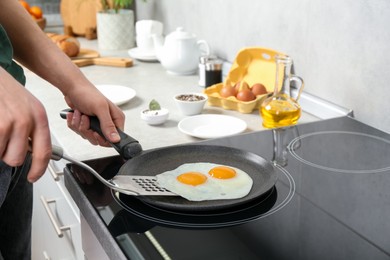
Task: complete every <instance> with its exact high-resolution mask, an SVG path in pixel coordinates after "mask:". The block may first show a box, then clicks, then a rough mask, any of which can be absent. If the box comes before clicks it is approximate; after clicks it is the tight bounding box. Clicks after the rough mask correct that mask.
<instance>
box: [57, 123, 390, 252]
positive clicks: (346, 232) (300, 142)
mask: <svg viewBox="0 0 390 260" xmlns="http://www.w3.org/2000/svg"><path fill="white" fill-rule="evenodd" d="M141 144H142V141H141ZM197 144H211V145H219V146H228V147H234V148H239V149H242V150H245V151H249V152H252V153H255V154H258V155H260V156H262V157H263V158H265V159H266V160H269V161H272V162H273V163H275V170H276V172H277V175H278V180H277V182H276V185H275V186H274V187H273V188H272V189H271V190H269V191H268V192H267V193H266V194H264V195H263V196H261V198H259V199H257V200H255V201H252V202H251V203H248V204H245V205H241V206H240V207H235V208H232V209H230V210H223V211H216V212H200V213H199V212H197V213H188V212H174V211H170V210H167V209H161V208H158V207H157V208H156V207H155V206H153V205H149V204H147V203H145V202H143V201H142V200H139V199H137V198H134V197H129V196H126V195H121V194H118V193H116V192H113V191H111V190H110V189H108V188H106V187H105V186H103V185H102V184H101V183H100V182H99V181H97V180H96V179H94V178H93V177H92V176H91V175H90V174H88V173H86V172H85V171H84V170H82V169H80V168H78V167H76V166H75V165H71V164H70V165H68V166H67V169H66V171H69V169H70V172H71V173H72V174H71V175H68V176H67V175H65V176H67V177H66V179H65V181H66V185H67V187H68V189H69V190H70V192H71V194H72V193H77V192H79V193H80V194H81V195H83V196H84V195H85V196H86V197H87V202H88V203H90V205H91V206H92V207H91V208H92V209H93V212H84V213H83V212H82V213H83V214H85V215H87V216H89V217H90V216H94V215H96V216H97V217H98V218H100V219H101V220H102V221H103V223H104V228H105V229H107V230H108V232H107V234H109V235H110V236H112V237H113V238H114V239H115V241H116V243H117V244H118V245H119V247H120V248H121V250H122V252H123V253H124V254H125V255H126V256H127V257H128V258H132V259H136V258H145V259H164V257H165V259H169V258H171V259H389V258H390V221H389V218H390V135H389V134H387V133H384V132H381V131H379V130H377V129H374V128H372V127H370V126H367V125H365V124H362V123H360V122H358V121H356V120H354V119H351V118H348V117H341V118H335V119H330V120H324V121H320V122H314V123H308V124H302V125H299V126H296V127H291V128H287V129H278V130H267V131H262V132H256V133H248V134H242V135H238V136H233V137H228V138H221V139H215V140H208V141H202V142H198V143H197ZM87 163H88V164H89V165H90V166H92V167H93V168H94V169H96V170H97V171H98V172H99V173H100V174H102V175H103V176H104V177H105V178H108V179H109V178H111V177H113V176H114V175H115V174H116V173H117V172H118V170H119V168H120V167H121V165H122V164H123V163H124V161H123V160H122V159H121V158H120V157H119V156H116V157H109V158H103V159H98V160H93V161H89V162H87ZM73 186H77V187H79V188H80V189H74V187H73ZM80 194H78V195H77V196H80ZM72 196H75V195H74V194H72ZM76 202H77V201H76ZM81 211H83V210H82V209H81ZM167 257H169V258H167Z"/></svg>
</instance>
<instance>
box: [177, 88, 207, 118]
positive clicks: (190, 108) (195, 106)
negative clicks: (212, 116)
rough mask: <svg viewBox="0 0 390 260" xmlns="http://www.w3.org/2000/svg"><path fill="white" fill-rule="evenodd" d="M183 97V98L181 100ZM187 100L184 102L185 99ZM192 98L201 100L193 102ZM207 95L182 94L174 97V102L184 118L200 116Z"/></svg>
mask: <svg viewBox="0 0 390 260" xmlns="http://www.w3.org/2000/svg"><path fill="white" fill-rule="evenodd" d="M183 97H184V98H183ZM185 97H186V98H187V99H188V100H185V99H186V98H185ZM194 97H195V98H196V97H201V98H202V99H201V100H196V99H195V100H194ZM207 99H208V97H207V95H205V94H203V93H183V94H178V95H175V96H174V100H175V102H176V104H177V107H178V108H179V109H180V111H181V112H182V113H183V114H184V115H186V116H192V115H197V114H200V113H201V112H202V110H203V107H204V105H205V104H206V102H207Z"/></svg>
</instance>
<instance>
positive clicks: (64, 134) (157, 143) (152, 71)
mask: <svg viewBox="0 0 390 260" xmlns="http://www.w3.org/2000/svg"><path fill="white" fill-rule="evenodd" d="M79 40H80V42H81V47H82V48H89V49H95V50H98V49H97V42H96V40H92V41H89V40H86V39H84V38H80V39H79ZM100 54H101V56H117V57H127V58H128V57H129V56H128V54H127V51H111V52H107V51H106V52H103V51H100ZM81 70H82V72H83V73H84V74H85V75H86V77H87V78H88V79H89V80H91V81H92V82H93V83H94V84H112V85H123V86H127V87H130V88H132V89H134V90H135V91H136V93H137V94H136V97H135V98H133V99H132V100H130V101H129V102H128V103H126V104H123V105H122V106H121V108H122V110H123V111H124V113H125V115H126V125H125V130H124V131H125V132H126V133H127V134H129V135H130V136H132V137H133V138H135V139H137V140H138V141H139V142H140V144H141V145H142V147H143V149H144V150H147V149H152V148H158V147H164V146H169V145H174V144H183V143H189V142H196V141H201V140H202V139H198V138H194V137H191V136H188V135H186V134H184V133H182V132H180V131H179V129H178V127H177V124H178V123H179V121H180V120H182V119H183V118H185V116H184V115H182V114H181V112H180V111H179V110H178V109H177V108H176V104H175V103H174V100H173V96H174V95H175V94H177V93H181V92H202V91H203V88H201V87H199V86H198V83H197V82H198V76H197V75H192V76H174V75H170V74H168V73H166V71H165V70H164V68H163V67H162V66H161V65H160V63H158V62H140V61H137V60H134V65H133V67H129V68H118V67H107V66H97V65H92V66H87V67H83V68H81ZM25 73H26V77H27V84H26V88H27V89H28V90H29V91H31V92H32V93H33V94H34V95H35V96H36V97H37V98H38V99H39V100H41V102H42V103H43V105H44V106H45V108H46V110H47V114H48V118H49V123H50V128H51V133H52V136H53V140H52V142H53V143H54V144H57V145H60V146H61V147H62V148H63V149H64V151H65V153H66V154H68V155H70V156H72V157H75V158H77V159H79V160H88V159H94V158H100V157H105V156H111V155H117V153H116V151H115V150H114V149H112V148H104V147H99V146H93V145H91V144H90V143H89V142H88V141H86V140H84V139H82V138H81V137H80V136H78V135H77V134H75V133H74V132H72V131H71V130H69V129H68V127H67V125H66V122H65V120H63V119H61V118H60V116H59V112H60V111H61V110H62V109H64V108H67V105H66V103H65V101H64V99H63V96H62V94H61V92H60V91H59V90H58V89H56V88H54V87H52V86H51V84H49V83H48V82H46V81H44V80H42V79H41V78H39V77H38V76H36V75H35V74H34V73H32V72H31V71H29V70H27V69H25ZM86 98H88V97H86ZM152 99H156V100H157V101H158V102H159V103H160V104H161V106H162V107H165V108H167V109H169V112H170V115H169V119H168V121H167V122H165V123H164V124H163V125H159V126H150V125H148V124H147V123H146V122H144V121H143V120H142V119H141V118H140V112H141V111H142V110H144V109H146V108H148V104H149V102H150V101H151V100H152ZM203 113H204V114H224V115H231V116H234V117H238V118H241V119H243V120H244V121H245V122H246V123H247V125H248V128H247V130H246V132H251V131H259V130H263V127H262V125H261V124H262V120H261V118H260V116H259V114H258V111H257V110H256V111H254V112H252V113H251V114H241V113H239V112H237V111H233V110H224V109H222V108H219V107H211V106H209V105H206V106H205V108H204V110H203ZM316 120H319V118H317V117H315V116H312V115H311V114H309V113H306V112H305V111H304V112H303V113H302V117H301V119H300V121H299V123H300V124H301V123H306V122H312V121H316Z"/></svg>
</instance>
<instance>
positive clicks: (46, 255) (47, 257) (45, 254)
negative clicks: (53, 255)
mask: <svg viewBox="0 0 390 260" xmlns="http://www.w3.org/2000/svg"><path fill="white" fill-rule="evenodd" d="M43 257H44V259H45V260H50V256H49V255H48V253H47V252H46V251H43Z"/></svg>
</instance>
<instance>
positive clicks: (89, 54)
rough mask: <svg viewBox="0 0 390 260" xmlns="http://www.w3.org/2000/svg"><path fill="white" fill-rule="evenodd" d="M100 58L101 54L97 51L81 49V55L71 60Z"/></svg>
mask: <svg viewBox="0 0 390 260" xmlns="http://www.w3.org/2000/svg"><path fill="white" fill-rule="evenodd" d="M98 57H100V54H99V52H97V51H95V50H90V49H83V48H81V49H80V51H79V54H78V55H77V56H75V57H71V59H72V60H78V59H89V58H98Z"/></svg>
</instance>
